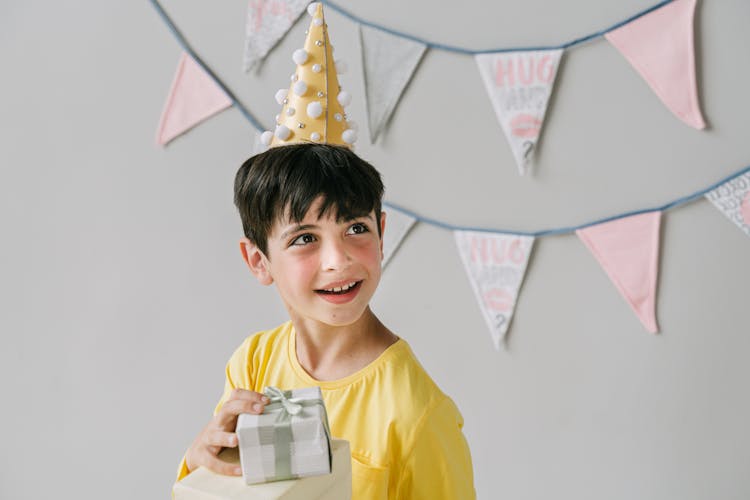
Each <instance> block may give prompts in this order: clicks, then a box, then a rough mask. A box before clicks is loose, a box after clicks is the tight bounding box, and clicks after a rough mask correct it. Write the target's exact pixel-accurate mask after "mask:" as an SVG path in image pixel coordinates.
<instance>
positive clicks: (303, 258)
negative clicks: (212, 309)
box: [242, 198, 385, 326]
mask: <svg viewBox="0 0 750 500" xmlns="http://www.w3.org/2000/svg"><path fill="white" fill-rule="evenodd" d="M321 203H322V198H318V199H316V200H315V201H314V202H313V204H312V205H311V206H310V209H309V210H308V211H307V213H306V214H305V217H304V218H303V220H301V221H300V222H299V223H297V222H293V221H288V220H278V221H276V223H275V224H274V226H273V228H272V229H271V231H270V233H269V236H268V243H267V251H266V253H267V256H266V255H263V254H262V253H261V252H260V251H259V250H258V249H257V247H255V246H254V245H253V244H252V243H251V242H250V241H249V240H243V242H242V247H243V248H242V253H243V257H245V260H246V262H247V263H248V266H249V267H250V269H251V271H252V272H253V274H255V276H256V277H257V278H258V280H259V281H260V282H261V283H262V284H265V285H268V284H271V283H273V282H275V283H276V287H277V289H278V291H279V294H280V295H281V298H282V299H283V300H284V303H285V304H286V307H287V309H288V311H289V314H290V316H291V317H292V319H298V320H305V319H308V320H315V321H318V322H321V323H325V324H328V325H334V326H345V325H349V324H352V323H354V322H355V321H357V320H358V319H359V318H360V317H361V316H362V313H363V312H364V311H365V310H366V309H367V306H368V304H369V302H370V298H371V297H372V295H373V294H374V293H375V289H376V288H377V286H378V282H379V281H380V273H381V267H380V265H381V261H382V257H383V244H382V240H381V238H380V237H379V236H378V225H380V226H381V232H382V230H383V229H385V228H384V223H385V218H384V216H383V217H381V220H380V221H376V220H375V213H374V212H370V213H369V214H368V215H366V216H363V217H358V218H355V219H353V220H350V221H342V222H338V221H336V218H335V217H334V216H333V215H332V214H328V213H326V214H324V215H323V216H322V217H320V218H318V211H319V208H320V206H321Z"/></svg>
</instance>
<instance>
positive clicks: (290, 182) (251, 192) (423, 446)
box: [180, 144, 474, 499]
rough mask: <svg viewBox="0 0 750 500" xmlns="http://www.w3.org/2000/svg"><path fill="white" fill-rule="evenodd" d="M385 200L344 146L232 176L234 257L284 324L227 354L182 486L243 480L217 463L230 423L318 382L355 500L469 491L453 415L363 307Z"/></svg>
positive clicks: (255, 162) (373, 282) (296, 151)
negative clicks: (227, 477) (266, 290)
mask: <svg viewBox="0 0 750 500" xmlns="http://www.w3.org/2000/svg"><path fill="white" fill-rule="evenodd" d="M382 193H383V185H382V183H381V181H380V176H379V174H378V173H377V171H376V170H375V169H374V168H373V167H372V166H371V165H369V164H368V163H367V162H365V161H364V160H362V159H360V158H359V157H357V156H356V155H355V154H354V153H352V152H351V151H349V150H348V149H347V148H344V147H340V146H333V145H313V144H296V145H289V146H283V147H277V148H271V149H269V150H268V151H266V152H265V153H261V154H259V155H256V156H254V157H252V158H250V159H249V160H248V161H246V162H245V163H244V164H243V165H242V167H241V168H240V169H239V171H238V173H237V177H236V180H235V203H236V205H237V207H238V209H239V212H240V215H241V218H242V223H243V227H244V231H245V238H243V239H242V241H241V243H240V249H241V252H242V257H243V259H244V260H245V262H246V263H247V265H248V267H249V269H250V271H251V272H252V274H253V275H254V276H255V277H256V278H257V279H258V281H259V282H260V283H261V284H264V285H270V284H272V283H275V284H276V288H277V290H278V292H279V295H280V296H281V298H282V301H283V302H284V305H285V306H286V309H287V311H288V312H289V317H290V319H291V320H290V321H289V322H287V323H285V324H283V325H281V326H279V327H277V328H275V329H273V330H268V331H265V332H260V333H257V334H255V335H251V336H250V337H248V338H247V339H246V340H245V342H244V343H243V344H242V345H241V346H240V347H239V349H237V350H236V351H235V353H234V354H233V356H232V357H231V359H230V360H229V363H228V364H227V369H226V386H225V390H224V395H223V396H222V398H221V401H220V402H219V405H218V406H217V409H216V413H215V416H214V418H213V419H212V420H211V421H210V422H209V424H208V425H207V426H206V427H205V428H204V429H203V431H202V432H201V433H200V434H199V436H198V437H197V438H196V440H195V441H194V442H193V444H192V445H191V446H190V449H189V450H188V452H187V453H186V455H185V460H184V462H183V464H182V466H181V471H180V478H181V477H182V476H184V475H186V474H187V473H188V472H189V471H191V470H193V469H195V468H196V467H198V466H201V465H202V466H205V467H208V468H209V469H212V470H214V471H216V472H219V473H222V474H232V475H240V474H241V471H239V470H235V468H234V467H232V466H230V465H229V464H226V463H224V462H222V461H220V460H219V459H218V458H216V455H217V454H218V452H219V451H220V450H221V449H222V447H234V446H237V439H236V436H235V435H234V433H233V432H234V427H235V425H236V421H237V415H239V414H240V413H262V412H263V407H264V404H265V400H264V398H263V396H262V394H260V393H261V392H262V391H263V388H264V387H266V386H269V385H273V386H276V387H280V388H284V389H292V388H297V387H306V386H313V385H317V386H320V388H321V390H322V392H323V399H324V400H325V403H326V408H327V409H328V416H329V421H330V425H331V433H332V435H333V436H336V437H340V438H343V439H346V440H348V441H349V443H350V446H351V450H352V474H353V479H352V488H353V498H355V499H360V498H362V499H370V498H378V499H379V498H409V499H412V498H414V499H418V498H426V499H440V498H447V499H448V498H450V499H468V498H473V497H474V487H473V479H472V467H471V458H470V455H469V449H468V446H467V444H466V441H465V439H464V436H463V434H462V433H461V427H462V425H463V419H462V418H461V415H460V414H459V412H458V410H457V408H456V407H455V405H454V404H453V402H452V401H451V400H450V398H448V397H447V396H445V395H444V394H443V393H442V392H441V391H440V389H439V388H438V387H437V386H436V385H435V383H434V382H433V381H432V380H431V379H430V378H429V376H428V375H427V373H426V372H425V371H424V369H423V368H422V367H421V366H420V365H419V362H418V361H417V360H416V358H415V357H414V355H413V353H412V352H411V350H410V348H409V346H408V345H407V343H406V342H405V341H404V340H403V339H400V338H399V337H397V336H396V335H395V334H393V333H392V332H391V331H389V330H388V329H387V328H386V327H385V326H384V325H383V324H382V323H381V322H380V321H378V319H377V317H376V316H375V315H374V314H373V312H372V311H371V310H370V308H369V305H368V304H369V301H370V298H371V297H372V295H373V293H374V292H375V289H376V287H377V285H378V281H379V279H380V273H381V269H380V261H381V258H382V247H383V243H382V241H383V240H382V232H383V231H384V229H385V220H386V219H385V214H383V213H381V204H380V200H381V196H382Z"/></svg>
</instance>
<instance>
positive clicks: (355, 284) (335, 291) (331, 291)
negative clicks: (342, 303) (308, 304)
mask: <svg viewBox="0 0 750 500" xmlns="http://www.w3.org/2000/svg"><path fill="white" fill-rule="evenodd" d="M361 284H362V282H361V281H352V282H351V283H347V284H345V285H342V286H337V287H335V288H324V289H321V290H315V292H316V293H320V294H323V295H344V294H347V293H349V292H351V291H353V290H356V289H357V288H359V285H361Z"/></svg>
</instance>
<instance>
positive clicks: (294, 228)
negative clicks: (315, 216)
mask: <svg viewBox="0 0 750 500" xmlns="http://www.w3.org/2000/svg"><path fill="white" fill-rule="evenodd" d="M317 228H318V226H316V225H315V224H297V225H296V226H292V227H290V228H289V229H287V230H286V231H284V232H283V233H281V236H279V238H281V239H282V240H283V239H285V238H286V237H287V236H289V235H290V234H294V233H296V232H297V231H306V230H308V229H317Z"/></svg>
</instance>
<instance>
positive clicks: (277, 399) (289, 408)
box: [263, 386, 302, 415]
mask: <svg viewBox="0 0 750 500" xmlns="http://www.w3.org/2000/svg"><path fill="white" fill-rule="evenodd" d="M263 394H265V395H266V396H268V398H269V399H270V400H271V402H270V403H269V404H273V403H279V404H281V406H282V407H283V408H284V410H285V411H286V412H287V413H288V414H289V415H297V414H298V413H299V412H301V411H302V405H301V404H300V403H299V401H300V400H299V399H298V398H288V397H286V394H284V391H282V390H281V389H279V388H278V387H273V386H268V387H266V389H265V390H264V391H263Z"/></svg>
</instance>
